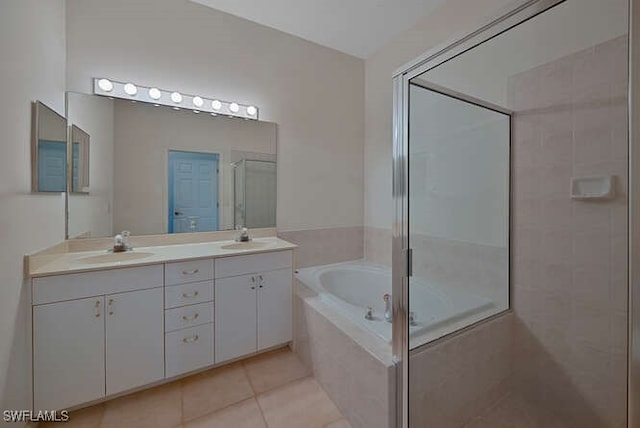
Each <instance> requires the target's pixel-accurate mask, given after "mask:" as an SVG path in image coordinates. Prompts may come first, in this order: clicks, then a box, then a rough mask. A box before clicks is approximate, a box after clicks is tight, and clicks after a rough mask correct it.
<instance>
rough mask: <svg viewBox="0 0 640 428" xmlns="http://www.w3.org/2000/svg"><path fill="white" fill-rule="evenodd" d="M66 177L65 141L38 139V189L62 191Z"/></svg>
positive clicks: (42, 190)
mask: <svg viewBox="0 0 640 428" xmlns="http://www.w3.org/2000/svg"><path fill="white" fill-rule="evenodd" d="M66 178H67V143H65V142H64V141H44V140H40V141H38V191H40V192H64V191H65V187H66V186H65V183H66Z"/></svg>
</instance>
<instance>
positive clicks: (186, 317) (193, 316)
mask: <svg viewBox="0 0 640 428" xmlns="http://www.w3.org/2000/svg"><path fill="white" fill-rule="evenodd" d="M199 316H200V314H199V313H197V312H196V313H195V314H193V315H191V316H190V317H188V316H186V315H183V316H182V319H183V320H184V321H195V320H197V319H198V317H199Z"/></svg>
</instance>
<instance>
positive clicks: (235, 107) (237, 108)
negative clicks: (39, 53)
mask: <svg viewBox="0 0 640 428" xmlns="http://www.w3.org/2000/svg"><path fill="white" fill-rule="evenodd" d="M229 110H230V111H231V112H232V113H237V112H239V111H240V106H239V105H238V104H237V103H231V104H229Z"/></svg>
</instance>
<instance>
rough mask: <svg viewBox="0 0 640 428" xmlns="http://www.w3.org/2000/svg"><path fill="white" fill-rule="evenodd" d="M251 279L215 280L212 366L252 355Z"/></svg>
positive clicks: (253, 286)
mask: <svg viewBox="0 0 640 428" xmlns="http://www.w3.org/2000/svg"><path fill="white" fill-rule="evenodd" d="M256 288H257V282H256V277H255V275H242V276H234V277H231V278H223V279H219V280H216V284H215V299H214V300H215V305H216V309H215V320H216V321H215V335H214V336H215V344H216V347H215V360H216V363H220V362H222V361H227V360H230V359H233V358H237V357H240V356H243V355H246V354H250V353H253V352H256Z"/></svg>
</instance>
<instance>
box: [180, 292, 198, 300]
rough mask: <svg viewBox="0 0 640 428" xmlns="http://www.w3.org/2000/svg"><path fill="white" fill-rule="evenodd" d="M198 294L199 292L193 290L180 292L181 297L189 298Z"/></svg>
mask: <svg viewBox="0 0 640 428" xmlns="http://www.w3.org/2000/svg"><path fill="white" fill-rule="evenodd" d="M198 294H200V293H199V292H198V291H194V292H193V293H182V297H184V298H185V299H190V298H192V297H196V296H197V295H198Z"/></svg>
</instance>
